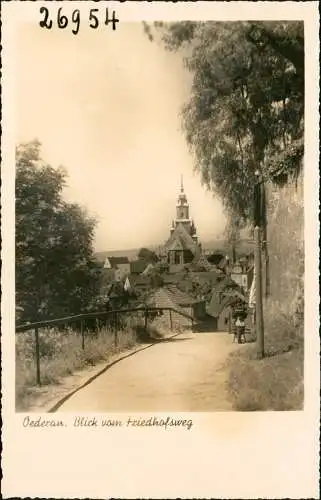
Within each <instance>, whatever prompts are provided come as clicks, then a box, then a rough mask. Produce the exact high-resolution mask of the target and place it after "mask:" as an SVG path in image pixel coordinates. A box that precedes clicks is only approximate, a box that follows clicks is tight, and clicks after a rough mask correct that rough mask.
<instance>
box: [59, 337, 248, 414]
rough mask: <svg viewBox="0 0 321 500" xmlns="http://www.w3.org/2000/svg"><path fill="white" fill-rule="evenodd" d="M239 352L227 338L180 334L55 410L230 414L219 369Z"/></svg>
mask: <svg viewBox="0 0 321 500" xmlns="http://www.w3.org/2000/svg"><path fill="white" fill-rule="evenodd" d="M238 348H240V346H238V344H233V343H232V336H231V335H228V334H227V333H218V332H215V333H208V332H207V333H184V334H180V335H179V336H176V337H174V338H172V339H168V340H166V341H162V342H160V343H157V344H156V345H154V346H152V347H150V348H148V349H145V350H143V351H141V352H138V353H136V354H134V355H133V356H131V357H129V358H127V359H124V360H123V361H120V362H119V363H117V364H116V365H114V366H112V367H111V368H110V369H109V370H107V371H106V372H105V373H103V374H102V375H101V376H99V377H98V378H97V379H96V380H94V381H93V382H92V383H90V384H89V385H87V386H86V387H84V388H83V389H81V390H80V391H78V392H77V393H76V394H74V395H73V396H72V397H71V398H70V399H69V400H67V401H66V402H65V403H64V404H63V405H62V406H61V407H60V409H59V411H68V412H81V411H88V412H110V411H114V412H127V411H132V412H133V411H137V412H139V411H141V412H143V411H146V412H155V411H159V412H166V411H219V410H223V411H224V410H229V409H231V407H230V404H229V402H228V400H227V394H226V389H225V380H226V372H225V371H224V370H222V364H223V363H224V361H225V360H226V357H227V355H228V354H229V353H230V352H231V351H233V350H235V349H238Z"/></svg>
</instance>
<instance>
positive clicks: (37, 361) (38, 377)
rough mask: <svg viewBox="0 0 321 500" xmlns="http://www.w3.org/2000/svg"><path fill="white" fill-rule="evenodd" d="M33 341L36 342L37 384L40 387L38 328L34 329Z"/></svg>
mask: <svg viewBox="0 0 321 500" xmlns="http://www.w3.org/2000/svg"><path fill="white" fill-rule="evenodd" d="M35 340H36V370H37V384H38V385H41V379H40V350H39V331H38V328H35Z"/></svg>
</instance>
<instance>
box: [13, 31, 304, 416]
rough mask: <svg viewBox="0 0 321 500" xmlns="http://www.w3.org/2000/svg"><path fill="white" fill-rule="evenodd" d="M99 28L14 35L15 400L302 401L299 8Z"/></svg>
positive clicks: (89, 404)
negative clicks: (248, 18) (289, 13)
mask: <svg viewBox="0 0 321 500" xmlns="http://www.w3.org/2000/svg"><path fill="white" fill-rule="evenodd" d="M155 24H156V25H155ZM95 35H96V36H95V37H93V33H91V32H88V29H87V30H85V29H84V31H83V33H80V31H79V39H77V41H76V42H75V39H73V38H72V37H71V36H70V35H69V34H68V33H67V32H66V33H65V32H64V33H63V36H62V35H61V33H59V32H57V33H55V34H52V33H51V32H48V31H45V30H43V31H41V30H39V28H38V26H26V27H25V28H24V29H21V31H20V33H19V34H18V36H17V76H18V79H17V84H16V92H17V94H16V102H17V130H18V133H19V135H18V137H17V139H18V140H19V142H18V143H17V149H16V326H17V328H16V331H17V333H16V405H17V410H18V411H19V410H28V411H30V410H32V409H33V408H36V410H37V411H39V410H40V409H42V406H41V403H42V402H43V404H45V405H48V402H49V406H50V404H51V400H53V399H55V402H54V404H52V407H54V406H57V404H58V407H59V411H71V412H74V411H99V412H109V411H188V412H190V411H219V410H224V411H226V410H232V411H240V410H241V411H250V410H260V411H264V410H300V409H302V408H303V397H304V378H303V368H304V366H303V347H304V342H303V337H304V328H303V327H304V217H303V214H304V199H303V164H304V27H303V22H302V21H301V22H300V21H288V22H286V21H279V22H278V21H273V22H215V21H208V22H190V21H186V22H184V21H182V22H174V23H153V24H152V25H149V24H148V23H125V24H122V25H121V26H117V25H116V26H115V32H113V30H112V29H111V30H109V31H108V32H107V31H105V32H101V33H99V34H98V33H97V34H95ZM128 46H130V47H131V50H130V52H127V51H124V49H125V47H128ZM124 52H125V54H124ZM32 95H36V96H37V103H35V102H34V100H33V99H32V98H31V96H32ZM57 126H58V129H57ZM53 131H54V133H53ZM60 165H62V166H60ZM147 346H152V347H151V348H149V349H144V347H147ZM134 351H135V354H134V355H133V356H130V357H129V356H128V354H131V353H133V352H134ZM115 357H117V359H119V358H120V357H121V358H124V359H122V360H121V361H119V362H117V363H116V364H113V365H112V367H110V368H109V369H107V370H104V366H105V365H109V364H110V363H111V362H112V361H113V360H114V359H115ZM258 360H259V361H258ZM95 367H97V369H96V368H95ZM102 370H103V373H101V374H99V372H101V371H102ZM96 372H97V373H98V374H99V376H97V377H95V378H94V380H93V381H92V382H91V383H90V384H87V385H86V387H84V388H81V389H80V390H77V391H76V393H74V391H75V389H76V388H78V384H79V385H82V384H83V383H84V379H85V378H86V377H87V378H88V379H89V378H92V377H93V376H94V375H95V374H96ZM75 373H76V375H75ZM64 380H66V382H67V384H66V389H67V388H68V391H69V392H70V393H74V394H72V395H71V396H70V398H68V400H66V401H65V399H66V395H67V394H65V392H66V391H65V390H64ZM62 393H63V395H62ZM61 395H62V397H61V398H60V399H63V400H64V403H63V404H59V397H60V396H61ZM49 398H50V399H49Z"/></svg>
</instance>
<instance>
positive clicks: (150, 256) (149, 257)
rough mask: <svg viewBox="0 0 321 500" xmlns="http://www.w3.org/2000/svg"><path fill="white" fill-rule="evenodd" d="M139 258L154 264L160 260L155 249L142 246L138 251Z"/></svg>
mask: <svg viewBox="0 0 321 500" xmlns="http://www.w3.org/2000/svg"><path fill="white" fill-rule="evenodd" d="M138 258H139V259H141V260H145V261H146V262H148V263H151V264H154V263H156V262H158V257H157V255H156V253H155V252H153V250H149V248H145V247H143V248H141V249H140V250H139V252H138Z"/></svg>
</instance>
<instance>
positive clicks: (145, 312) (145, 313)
mask: <svg viewBox="0 0 321 500" xmlns="http://www.w3.org/2000/svg"><path fill="white" fill-rule="evenodd" d="M144 315H145V332H146V331H147V309H145V311H144Z"/></svg>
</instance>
